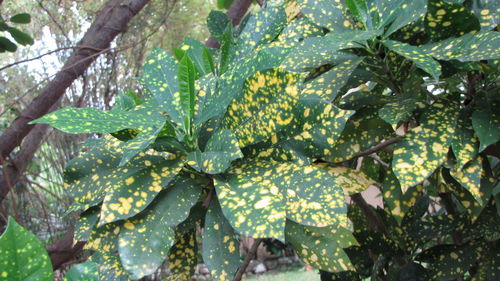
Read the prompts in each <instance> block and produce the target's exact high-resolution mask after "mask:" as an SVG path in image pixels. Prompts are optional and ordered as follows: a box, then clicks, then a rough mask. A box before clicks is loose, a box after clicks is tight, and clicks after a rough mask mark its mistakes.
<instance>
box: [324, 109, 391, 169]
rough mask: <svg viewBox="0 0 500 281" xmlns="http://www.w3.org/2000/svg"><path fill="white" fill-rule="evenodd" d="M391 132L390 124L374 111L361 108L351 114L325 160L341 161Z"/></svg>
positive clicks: (384, 137)
mask: <svg viewBox="0 0 500 281" xmlns="http://www.w3.org/2000/svg"><path fill="white" fill-rule="evenodd" d="M392 133H393V130H392V128H391V126H389V125H388V124H387V123H386V122H384V121H383V120H382V119H380V118H379V117H378V116H377V113H376V111H373V110H370V109H368V110H361V111H358V112H357V113H356V114H354V115H353V116H351V118H350V119H349V121H348V122H347V123H346V125H345V128H344V131H343V132H342V134H341V136H340V138H339V139H338V140H337V141H336V142H335V143H334V146H333V147H332V148H331V151H332V152H331V155H330V156H328V157H327V158H326V159H325V160H327V161H330V162H335V163H337V162H342V161H345V160H347V159H350V158H352V157H355V156H356V154H359V153H360V152H362V151H364V150H366V149H368V148H370V147H372V146H374V145H376V144H378V143H380V142H382V140H383V139H386V138H388V137H390V136H391V135H392Z"/></svg>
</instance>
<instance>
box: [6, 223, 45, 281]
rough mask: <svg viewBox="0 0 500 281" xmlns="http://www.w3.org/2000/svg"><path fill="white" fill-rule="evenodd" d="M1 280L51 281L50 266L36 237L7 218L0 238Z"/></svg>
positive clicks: (42, 246) (43, 248)
mask: <svg viewBox="0 0 500 281" xmlns="http://www.w3.org/2000/svg"><path fill="white" fill-rule="evenodd" d="M0 264H1V265H2V267H1V268H0V279H1V280H44V281H45V280H47V281H50V280H53V279H54V276H53V274H52V265H51V263H50V259H49V256H48V255H47V252H46V251H45V247H44V245H43V244H42V242H40V240H38V238H36V236H35V235H34V234H32V233H30V232H29V231H27V230H26V229H25V228H23V227H22V226H20V225H19V224H17V222H16V221H15V220H14V219H13V218H11V217H9V221H8V223H7V228H6V229H5V232H4V233H3V234H2V235H1V236H0Z"/></svg>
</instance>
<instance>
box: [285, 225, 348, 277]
mask: <svg viewBox="0 0 500 281" xmlns="http://www.w3.org/2000/svg"><path fill="white" fill-rule="evenodd" d="M285 235H286V241H287V242H288V243H290V244H292V246H293V248H294V249H295V250H296V251H297V254H298V255H299V257H300V258H302V260H303V261H304V262H305V263H307V264H310V265H312V266H314V267H315V268H318V269H321V270H326V271H330V272H338V271H346V270H349V269H352V268H353V266H352V264H351V261H350V260H349V257H348V256H347V254H346V253H345V252H344V250H343V249H344V248H347V247H350V246H354V245H357V241H356V239H355V238H354V236H352V233H351V232H350V231H349V230H347V229H345V228H343V227H324V228H319V227H312V226H304V225H300V224H298V223H295V222H293V221H290V220H288V221H287V223H286V232H285Z"/></svg>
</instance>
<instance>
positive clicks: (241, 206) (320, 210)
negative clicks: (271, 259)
mask: <svg viewBox="0 0 500 281" xmlns="http://www.w3.org/2000/svg"><path fill="white" fill-rule="evenodd" d="M332 183H333V184H332ZM215 187H216V190H217V195H218V198H219V200H220V204H221V207H222V211H223V212H224V214H225V216H226V218H227V219H228V220H229V222H230V223H231V225H232V226H233V227H234V228H235V229H236V230H237V231H238V232H240V233H241V234H242V235H245V236H249V237H255V238H265V237H271V238H276V239H280V240H282V241H283V239H284V228H285V221H286V219H285V218H286V217H287V218H289V219H291V220H293V221H296V222H298V223H301V224H304V225H312V226H328V225H339V224H341V223H345V219H346V216H345V214H346V208H345V201H344V192H343V190H342V188H340V187H339V186H338V185H337V184H336V183H335V181H334V178H333V177H332V176H330V175H329V174H328V172H327V171H326V170H324V169H322V168H319V167H315V166H299V165H297V164H295V163H291V162H288V163H273V162H265V161H247V162H244V163H243V164H241V165H239V166H236V167H234V168H233V169H232V170H229V172H228V175H227V176H226V178H224V179H216V180H215Z"/></svg>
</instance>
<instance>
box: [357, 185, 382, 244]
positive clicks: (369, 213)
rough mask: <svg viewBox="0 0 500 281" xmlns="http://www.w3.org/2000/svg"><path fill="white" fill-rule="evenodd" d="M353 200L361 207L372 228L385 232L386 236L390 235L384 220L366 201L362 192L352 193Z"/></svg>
mask: <svg viewBox="0 0 500 281" xmlns="http://www.w3.org/2000/svg"><path fill="white" fill-rule="evenodd" d="M351 199H352V201H353V202H354V203H355V204H356V205H357V206H358V207H359V208H360V209H361V212H363V214H364V215H365V216H366V218H367V221H368V225H369V227H370V229H371V230H373V231H377V232H380V233H383V234H384V235H385V236H387V237H390V233H389V230H388V229H387V227H386V226H385V223H384V221H383V220H382V218H381V217H380V216H379V214H378V213H377V212H375V210H373V209H372V208H371V206H370V205H369V204H368V203H366V201H365V199H364V198H363V196H361V194H360V193H356V194H353V195H351Z"/></svg>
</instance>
